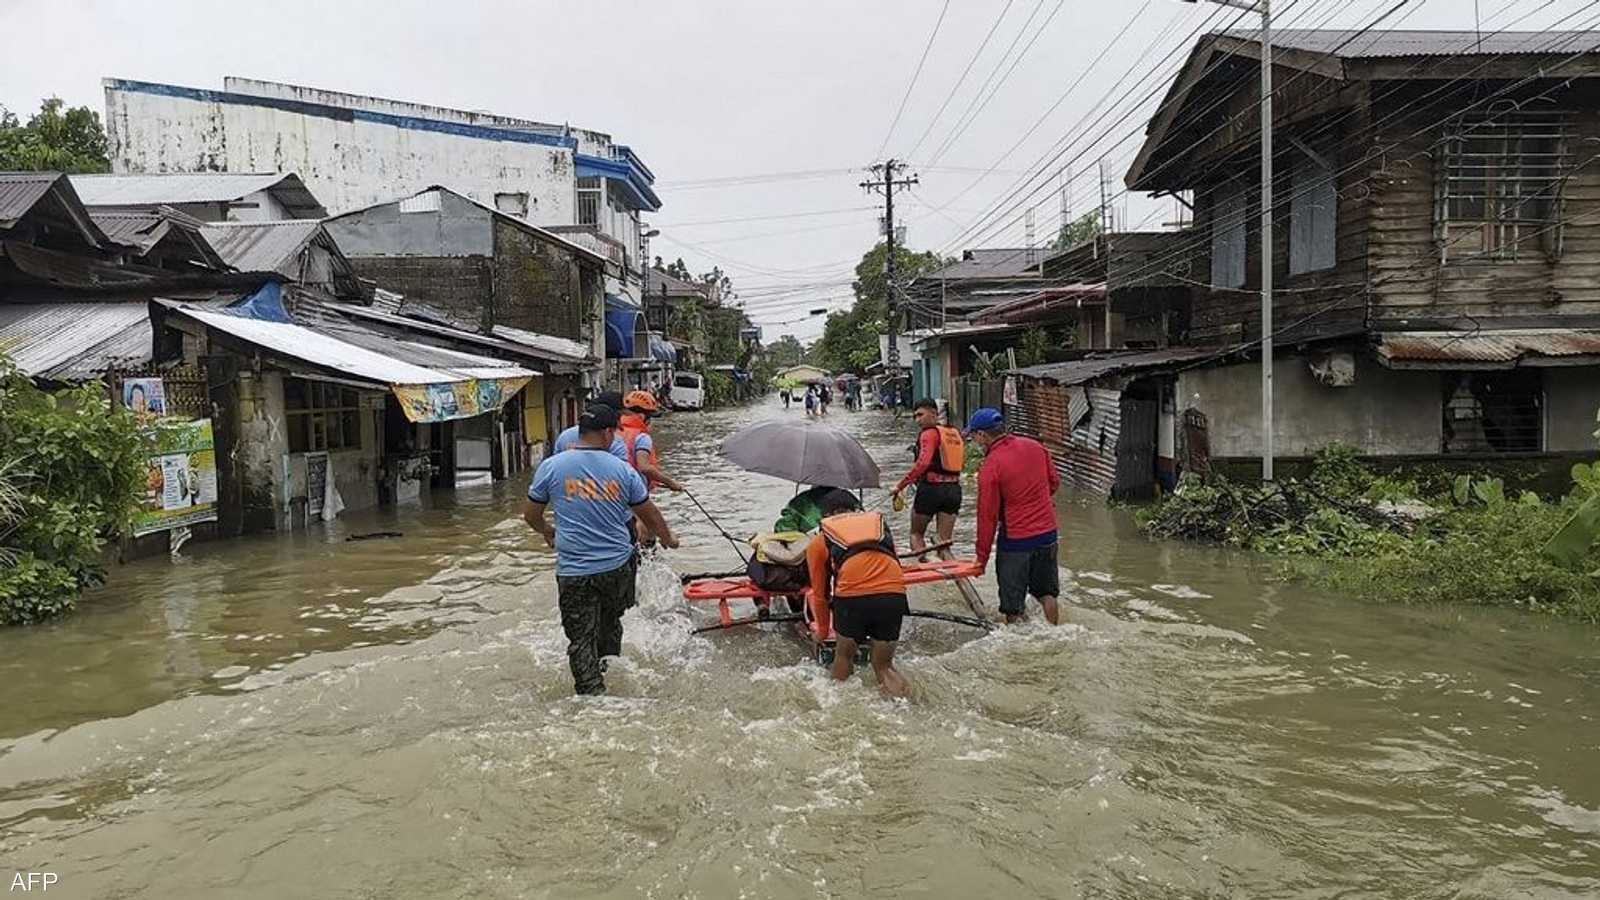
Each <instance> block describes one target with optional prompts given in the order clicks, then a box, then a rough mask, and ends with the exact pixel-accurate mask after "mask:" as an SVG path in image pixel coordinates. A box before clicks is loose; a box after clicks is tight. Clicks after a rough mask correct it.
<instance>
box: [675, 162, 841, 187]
mask: <svg viewBox="0 0 1600 900" xmlns="http://www.w3.org/2000/svg"><path fill="white" fill-rule="evenodd" d="M856 171H858V170H857V169H856V168H854V167H843V168H834V169H796V170H792V171H787V172H755V173H751V174H748V175H727V176H724V177H720V178H696V179H688V180H684V181H658V182H656V184H655V187H657V188H661V189H671V190H677V191H692V190H699V189H702V188H716V187H744V186H747V185H758V184H771V183H773V182H777V181H806V180H810V179H815V178H833V177H835V176H838V175H849V174H852V173H854V172H856Z"/></svg>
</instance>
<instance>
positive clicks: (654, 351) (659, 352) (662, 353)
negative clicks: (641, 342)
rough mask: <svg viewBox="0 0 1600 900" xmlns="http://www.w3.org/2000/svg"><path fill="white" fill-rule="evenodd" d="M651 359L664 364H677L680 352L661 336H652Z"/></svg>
mask: <svg viewBox="0 0 1600 900" xmlns="http://www.w3.org/2000/svg"><path fill="white" fill-rule="evenodd" d="M650 358H651V359H658V360H660V361H662V362H669V363H675V362H677V361H678V350H677V348H675V347H673V346H672V343H671V342H670V341H666V340H663V339H662V338H661V337H660V336H659V335H654V334H652V335H650Z"/></svg>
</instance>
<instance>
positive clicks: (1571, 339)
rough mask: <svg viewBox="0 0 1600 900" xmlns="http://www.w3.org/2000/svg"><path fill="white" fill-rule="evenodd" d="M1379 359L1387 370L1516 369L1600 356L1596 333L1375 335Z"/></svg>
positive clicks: (1533, 331) (1538, 331)
mask: <svg viewBox="0 0 1600 900" xmlns="http://www.w3.org/2000/svg"><path fill="white" fill-rule="evenodd" d="M1377 350H1378V359H1379V360H1380V361H1381V362H1382V363H1383V364H1384V365H1386V366H1389V367H1391V368H1451V367H1455V368H1462V367H1467V368H1504V369H1510V368H1515V367H1516V366H1518V365H1519V364H1527V365H1539V362H1538V360H1540V359H1561V358H1570V357H1577V356H1600V331H1573V330H1570V329H1529V330H1516V331H1491V332H1478V333H1472V332H1462V331H1454V332H1451V331H1432V332H1429V331H1404V332H1390V333H1386V334H1383V335H1380V336H1379V339H1378V348H1377Z"/></svg>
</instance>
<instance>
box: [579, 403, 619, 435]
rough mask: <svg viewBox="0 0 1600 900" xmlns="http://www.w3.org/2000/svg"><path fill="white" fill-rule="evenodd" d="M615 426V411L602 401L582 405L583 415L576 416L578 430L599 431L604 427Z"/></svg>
mask: <svg viewBox="0 0 1600 900" xmlns="http://www.w3.org/2000/svg"><path fill="white" fill-rule="evenodd" d="M615 427H617V411H616V410H615V409H613V408H611V407H609V406H606V405H605V404H604V403H591V404H589V405H588V406H586V407H584V409H583V415H581V416H579V417H578V430H579V431H580V432H582V431H600V430H602V429H606V428H615Z"/></svg>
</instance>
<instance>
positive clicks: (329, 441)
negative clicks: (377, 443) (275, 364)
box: [283, 378, 361, 453]
mask: <svg viewBox="0 0 1600 900" xmlns="http://www.w3.org/2000/svg"><path fill="white" fill-rule="evenodd" d="M283 409H284V420H285V424H286V425H287V426H288V429H289V452H290V453H309V452H312V451H315V450H359V449H361V397H360V394H359V393H358V392H357V391H356V390H355V389H354V388H347V387H340V386H339V385H336V384H324V383H322V382H320V381H306V380H304V379H301V378H285V379H284V380H283Z"/></svg>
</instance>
